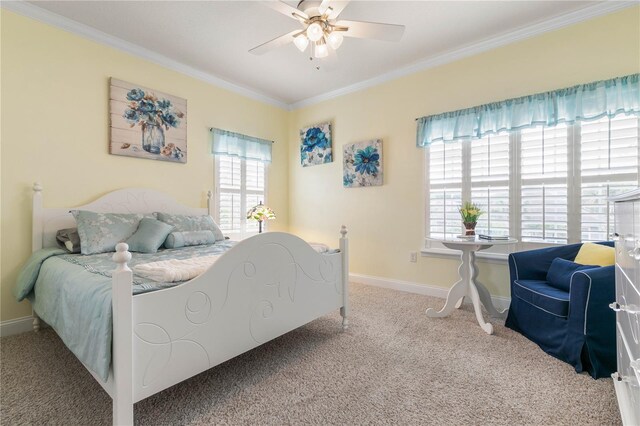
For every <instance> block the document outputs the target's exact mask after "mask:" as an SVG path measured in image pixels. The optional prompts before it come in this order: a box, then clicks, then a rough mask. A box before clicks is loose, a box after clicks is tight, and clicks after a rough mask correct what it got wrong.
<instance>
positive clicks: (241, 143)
mask: <svg viewBox="0 0 640 426" xmlns="http://www.w3.org/2000/svg"><path fill="white" fill-rule="evenodd" d="M211 135H212V144H211V151H212V153H213V154H214V155H229V156H232V157H239V158H242V159H245V160H257V161H262V162H263V163H271V145H273V142H272V141H269V140H266V139H259V138H254V137H252V136H247V135H243V134H240V133H234V132H229V131H227V130H222V129H216V128H211Z"/></svg>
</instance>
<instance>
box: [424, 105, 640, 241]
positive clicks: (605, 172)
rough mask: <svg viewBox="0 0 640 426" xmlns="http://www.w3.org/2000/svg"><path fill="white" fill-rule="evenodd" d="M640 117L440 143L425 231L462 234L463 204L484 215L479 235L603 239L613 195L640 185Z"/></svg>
mask: <svg viewBox="0 0 640 426" xmlns="http://www.w3.org/2000/svg"><path fill="white" fill-rule="evenodd" d="M639 129H640V118H639V117H638V116H637V115H624V114H620V115H618V116H616V117H614V118H612V119H610V118H608V117H605V118H602V119H599V120H595V121H584V122H581V123H576V124H571V125H567V124H561V125H557V126H554V127H544V126H538V127H533V128H528V129H522V130H518V131H512V132H508V133H507V132H504V133H499V134H496V135H489V136H486V137H484V138H482V139H474V140H471V141H470V140H465V141H455V142H450V143H443V142H434V143H432V144H431V145H430V146H429V147H428V148H427V149H426V150H425V151H426V154H425V160H426V166H427V167H426V169H427V170H426V183H427V185H426V204H427V211H426V214H425V216H426V220H427V223H426V232H427V236H430V237H436V238H440V237H443V236H455V235H459V234H460V233H461V232H462V223H461V219H460V216H459V214H458V207H459V206H460V204H461V203H462V201H463V200H471V201H473V202H475V203H477V204H479V205H480V206H481V207H482V208H483V209H484V210H485V211H486V214H485V215H483V216H482V217H481V218H480V220H479V222H478V226H477V228H476V229H477V231H478V232H479V233H489V234H493V235H510V236H513V237H515V238H517V239H519V240H520V241H521V246H520V247H519V248H520V249H524V248H528V247H531V244H536V243H544V244H566V243H573V242H579V241H603V240H607V239H609V235H610V234H611V232H612V231H613V226H612V206H611V205H610V204H609V203H608V202H607V198H608V197H610V196H612V195H616V194H619V193H622V192H626V191H629V190H632V189H635V188H637V187H638V184H639V179H640V176H639V167H640V150H639V148H638V147H639V145H640V141H639V139H640V131H639Z"/></svg>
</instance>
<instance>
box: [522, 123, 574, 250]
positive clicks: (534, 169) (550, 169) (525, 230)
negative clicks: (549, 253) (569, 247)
mask: <svg viewBox="0 0 640 426" xmlns="http://www.w3.org/2000/svg"><path fill="white" fill-rule="evenodd" d="M567 175H568V129H567V126H566V125H563V124H562V125H557V126H555V127H542V126H538V127H534V128H528V129H523V130H522V131H521V132H520V176H521V185H522V186H521V193H520V198H521V236H522V241H526V242H543V241H544V242H548V243H559V244H565V243H567V242H568V229H567V217H568V214H567V206H568V190H567Z"/></svg>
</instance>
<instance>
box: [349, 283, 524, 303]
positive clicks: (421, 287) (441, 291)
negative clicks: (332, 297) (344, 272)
mask: <svg viewBox="0 0 640 426" xmlns="http://www.w3.org/2000/svg"><path fill="white" fill-rule="evenodd" d="M349 281H352V282H354V283H361V284H366V285H372V286H376V287H383V288H390V289H392V290H399V291H405V292H407V293H416V294H422V295H425V296H433V297H438V298H440V299H446V298H447V293H449V289H448V288H446V287H440V286H435V285H430V284H419V283H414V282H411V281H402V280H395V279H392V278H381V277H373V276H371V275H363V274H349ZM468 299H469V298H468V297H467V298H465V303H469V300H468ZM491 300H492V302H493V306H495V307H496V309H498V310H503V309H507V308H508V307H509V305H510V304H511V298H509V297H504V296H491Z"/></svg>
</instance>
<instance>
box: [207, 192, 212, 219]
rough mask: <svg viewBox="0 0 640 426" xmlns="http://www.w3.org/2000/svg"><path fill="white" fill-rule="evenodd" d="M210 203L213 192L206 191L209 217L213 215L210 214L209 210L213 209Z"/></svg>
mask: <svg viewBox="0 0 640 426" xmlns="http://www.w3.org/2000/svg"><path fill="white" fill-rule="evenodd" d="M212 201H213V191H211V190H208V191H207V213H208V214H209V216H211V217H213V215H212V214H211V209H212V208H213V205H212V204H213V203H212Z"/></svg>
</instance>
